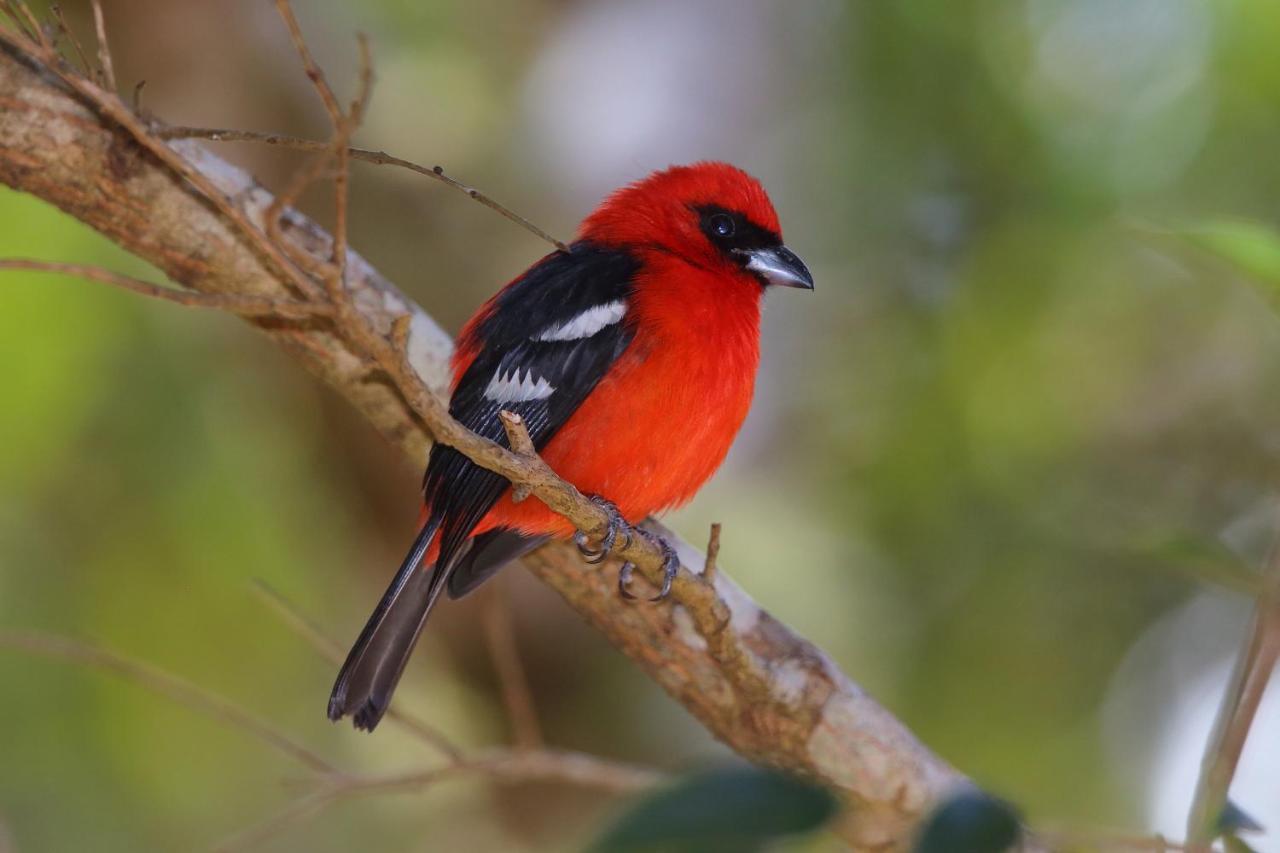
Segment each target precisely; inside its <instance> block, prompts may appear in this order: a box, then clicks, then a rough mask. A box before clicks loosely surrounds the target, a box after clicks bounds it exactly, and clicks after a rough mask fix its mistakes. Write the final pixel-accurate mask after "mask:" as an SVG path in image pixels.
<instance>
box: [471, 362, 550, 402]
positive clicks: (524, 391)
mask: <svg viewBox="0 0 1280 853" xmlns="http://www.w3.org/2000/svg"><path fill="white" fill-rule="evenodd" d="M555 391H556V389H555V387H554V386H553V385H552V384H551V383H550V382H548V381H547V378H546V377H545V376H539V377H538V378H537V380H536V381H535V380H534V378H533V371H532V370H530V371H528V372H526V373H525V375H524V376H523V377H521V375H520V368H518V367H517V368H516V369H515V372H514V373H511V374H504V373H503V372H502V370H501V369H499V370H498V372H497V373H495V374H493V378H492V379H490V380H489V385H488V386H487V387H486V388H485V389H484V396H485V398H486V399H489V400H492V401H493V402H495V403H524V402H527V401H529V400H545V399H546V398H548V397H550V396H551V395H552V394H554V393H555Z"/></svg>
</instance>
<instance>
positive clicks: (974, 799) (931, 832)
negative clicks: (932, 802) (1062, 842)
mask: <svg viewBox="0 0 1280 853" xmlns="http://www.w3.org/2000/svg"><path fill="white" fill-rule="evenodd" d="M1021 834H1022V822H1021V819H1020V818H1019V817H1018V812H1017V810H1016V809H1014V807H1013V806H1012V805H1010V804H1009V803H1006V802H1005V801H1004V800H999V799H996V798H995V797H993V796H991V795H990V794H986V793H984V792H982V791H979V790H977V789H976V788H975V789H972V790H967V791H961V792H960V793H958V794H956V795H955V796H953V797H952V798H951V799H949V800H947V801H946V802H944V803H943V804H942V805H940V806H938V808H937V809H935V810H934V812H933V814H932V815H930V817H929V819H928V820H927V821H926V822H925V825H924V828H923V829H922V830H921V832H920V840H919V841H918V842H916V849H915V853H1002V851H1005V850H1008V849H1009V848H1010V847H1012V846H1013V845H1014V844H1016V843H1017V841H1018V837H1019V836H1020V835H1021Z"/></svg>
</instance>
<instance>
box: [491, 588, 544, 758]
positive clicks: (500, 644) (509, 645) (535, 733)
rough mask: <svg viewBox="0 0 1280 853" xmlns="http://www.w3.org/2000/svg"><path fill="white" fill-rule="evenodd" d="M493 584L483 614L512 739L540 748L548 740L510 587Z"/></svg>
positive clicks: (522, 745)
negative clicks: (522, 648) (526, 663)
mask: <svg viewBox="0 0 1280 853" xmlns="http://www.w3.org/2000/svg"><path fill="white" fill-rule="evenodd" d="M491 586H492V591H491V592H490V593H489V599H488V601H487V602H485V607H484V614H483V621H484V638H485V643H486V644H487V645H488V647H489V657H490V658H492V659H493V668H494V669H495V670H496V671H497V673H498V683H499V685H500V687H501V689H502V704H503V705H504V706H505V707H506V709H507V719H508V721H509V722H510V723H511V734H512V741H513V742H514V744H515V746H516V747H517V748H518V749H539V748H541V747H542V745H543V743H544V740H543V737H542V725H541V724H540V723H539V722H538V711H537V707H536V705H535V704H534V701H533V691H532V690H530V689H529V678H528V675H527V674H526V673H525V669H524V664H523V662H522V661H521V659H520V647H519V645H518V644H517V643H516V635H515V628H514V625H513V624H512V619H511V603H510V600H509V598H508V597H507V588H506V586H505V585H504V584H502V583H495V584H492V585H491Z"/></svg>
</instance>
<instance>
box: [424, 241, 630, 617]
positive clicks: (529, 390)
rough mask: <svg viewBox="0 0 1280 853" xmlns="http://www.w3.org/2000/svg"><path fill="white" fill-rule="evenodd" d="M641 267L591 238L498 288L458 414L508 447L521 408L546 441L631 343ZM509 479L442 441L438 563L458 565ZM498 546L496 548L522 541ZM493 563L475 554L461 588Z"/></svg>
mask: <svg viewBox="0 0 1280 853" xmlns="http://www.w3.org/2000/svg"><path fill="white" fill-rule="evenodd" d="M637 268H638V263H637V262H636V260H635V259H634V257H633V256H631V255H629V254H627V253H625V252H622V251H619V250H616V249H606V248H602V247H599V246H594V245H591V244H585V243H578V244H575V245H574V246H573V250H572V251H571V252H569V253H563V252H558V253H555V254H551V255H548V256H547V257H546V258H544V259H543V260H542V261H541V262H540V263H538V264H536V265H535V266H534V267H533V268H531V269H530V270H529V271H528V272H527V273H526V274H525V275H524V276H523V277H521V278H520V279H519V280H517V281H516V282H515V283H513V284H512V285H511V286H510V287H508V288H506V289H505V290H504V291H503V292H502V293H501V294H500V295H499V296H498V298H497V299H496V300H495V304H494V306H493V310H492V311H491V312H490V313H489V314H488V315H487V316H486V317H485V318H484V319H483V320H482V321H481V323H480V324H479V326H478V327H477V329H476V333H475V334H476V340H477V341H478V342H479V344H480V352H479V354H478V355H477V356H476V358H475V360H474V361H473V362H472V363H471V365H470V366H469V367H468V368H467V371H466V372H465V373H464V374H463V376H462V377H461V379H460V380H459V382H458V385H457V387H456V388H455V390H454V393H453V398H452V399H451V401H450V405H449V411H450V413H451V414H452V415H453V416H454V417H455V418H457V419H458V420H459V421H461V422H462V423H463V424H465V425H466V426H467V428H468V429H470V430H472V431H473V432H476V433H479V434H480V435H483V436H484V437H486V438H488V439H491V440H493V441H496V442H498V443H499V444H502V445H504V446H505V445H506V444H507V437H506V432H505V430H504V429H503V427H502V423H501V421H499V420H498V412H500V411H502V410H504V409H505V410H507V411H511V412H514V413H515V414H518V415H520V416H521V418H523V419H524V422H525V425H526V427H527V428H528V430H529V436H530V438H532V439H533V444H534V447H536V448H537V449H539V450H541V449H542V448H543V447H544V446H545V445H546V443H547V442H548V441H550V440H551V438H552V437H553V436H554V435H555V434H556V432H557V431H558V430H559V429H560V427H561V426H563V425H564V424H565V422H566V421H568V420H569V418H570V416H571V415H572V414H573V413H574V412H575V411H576V410H577V408H578V406H580V405H581V404H582V401H583V400H585V399H586V397H587V395H588V394H590V393H591V391H592V389H594V388H595V386H596V384H597V383H598V382H599V381H600V380H601V379H602V378H603V377H604V375H605V373H606V372H607V371H608V370H609V368H610V366H612V365H613V363H614V362H615V361H616V360H617V359H618V357H619V356H621V355H622V353H623V351H625V350H626V348H627V346H628V345H629V344H630V343H631V339H632V332H631V327H630V325H629V324H628V323H627V322H626V321H625V314H626V310H627V306H628V300H629V298H630V295H631V286H632V280H633V277H634V275H635V273H636V270H637ZM507 486H508V484H507V481H506V480H505V479H504V478H503V477H502V476H500V475H498V474H494V473H493V472H491V471H487V470H485V469H484V468H481V467H480V466H478V465H476V464H475V463H473V462H471V461H470V460H469V459H467V458H466V457H465V456H463V455H462V454H460V453H458V452H457V451H455V450H453V449H451V448H448V447H444V446H443V445H436V447H435V448H433V450H432V453H431V460H430V462H429V463H428V465H427V472H426V475H425V477H424V480H423V491H424V495H425V497H426V500H427V504H428V505H429V506H430V507H431V512H432V515H433V516H438V517H439V518H440V520H441V527H440V558H439V561H438V565H440V566H445V567H449V566H451V564H452V563H453V561H454V560H455V559H456V558H458V557H460V556H461V555H462V548H463V546H464V545H465V544H466V543H467V540H468V539H469V537H470V535H471V531H472V530H473V529H474V528H475V526H476V524H478V523H479V522H480V520H481V519H482V518H484V516H485V514H486V513H488V511H489V510H490V509H491V508H492V507H493V505H494V503H496V502H497V500H498V499H499V498H500V497H501V496H502V493H503V492H504V491H505V490H506V489H507ZM489 550H491V551H492V553H493V554H494V555H495V556H496V555H500V554H502V553H506V552H508V551H509V550H519V549H518V548H511V547H510V546H509V547H508V548H498V549H489ZM478 556H479V554H477V557H478ZM489 562H491V561H489V560H486V561H484V563H485V564H486V565H487V563H489ZM504 562H505V561H504ZM486 565H480V564H478V563H477V562H476V561H474V560H473V561H470V562H469V564H468V569H469V570H468V575H470V577H469V578H467V579H465V580H464V579H462V578H459V580H458V582H457V583H451V584H450V588H451V590H452V591H453V592H454V594H455V595H457V594H461V592H462V591H465V589H467V588H470V587H471V586H473V585H474V583H475V582H476V581H477V580H478V579H477V578H475V573H476V572H477V571H483V570H484V568H485V567H486ZM493 568H495V569H496V568H497V566H494V567H493Z"/></svg>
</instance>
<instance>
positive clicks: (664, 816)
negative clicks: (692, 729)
mask: <svg viewBox="0 0 1280 853" xmlns="http://www.w3.org/2000/svg"><path fill="white" fill-rule="evenodd" d="M836 808H837V802H836V799H835V797H834V796H833V795H832V794H831V792H829V791H827V790H826V789H825V788H821V787H818V786H817V785H813V784H811V783H809V782H803V781H800V780H799V779H795V778H792V777H790V776H784V775H783V774H781V773H777V772H775V771H772V770H765V769H762V768H759V767H750V766H746V767H730V768H721V769H716V770H710V771H707V772H705V773H698V774H695V775H692V776H688V777H686V778H685V779H683V780H681V781H679V782H677V783H676V784H675V785H673V786H671V787H669V788H666V789H664V790H662V791H659V792H657V793H655V794H653V795H651V796H649V797H646V798H645V799H643V800H641V801H640V802H639V803H637V804H636V805H635V806H633V807H632V808H631V810H630V811H628V812H627V813H626V814H624V815H623V816H622V817H621V818H620V819H619V820H618V821H617V822H615V823H614V825H613V826H612V827H610V828H609V830H608V831H607V832H605V833H604V835H603V836H601V838H600V839H599V840H598V841H597V842H596V843H595V844H594V845H593V846H592V848H591V849H592V850H594V851H597V853H604V851H609V852H610V853H613V851H624V850H625V851H663V853H680V851H690V853H694V851H698V853H712V851H735V853H736V851H747V850H757V849H760V848H761V847H762V846H763V845H764V844H765V843H766V842H768V841H773V840H776V839H778V838H780V837H783V836H787V835H797V834H799V833H804V832H811V831H813V830H816V829H818V828H819V827H821V826H822V825H823V824H824V823H826V822H827V820H829V819H830V818H831V816H832V815H833V814H835V811H836Z"/></svg>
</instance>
